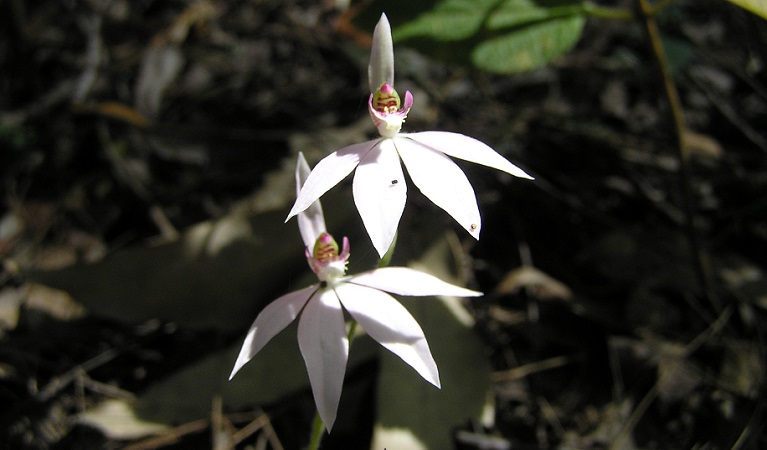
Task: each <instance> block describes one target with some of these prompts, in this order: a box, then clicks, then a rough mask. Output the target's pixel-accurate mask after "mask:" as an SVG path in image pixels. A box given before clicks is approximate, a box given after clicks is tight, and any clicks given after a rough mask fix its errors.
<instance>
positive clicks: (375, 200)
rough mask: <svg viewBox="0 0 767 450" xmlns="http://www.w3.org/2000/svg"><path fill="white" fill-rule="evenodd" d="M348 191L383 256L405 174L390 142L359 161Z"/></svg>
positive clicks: (397, 217)
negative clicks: (350, 189)
mask: <svg viewBox="0 0 767 450" xmlns="http://www.w3.org/2000/svg"><path fill="white" fill-rule="evenodd" d="M352 191H353V193H354V203H355V204H356V205H357V210H358V211H359V213H360V216H361V217H362V222H363V224H364V225H365V229H366V230H367V232H368V235H369V236H370V240H371V241H373V246H374V247H375V249H376V250H377V251H378V254H379V255H380V256H381V257H383V255H384V254H386V251H387V250H389V247H390V246H391V243H392V241H393V240H394V234H395V233H396V232H397V226H398V225H399V221H400V218H401V217H402V211H404V209H405V200H406V199H407V187H406V184H405V175H404V174H403V173H402V165H401V163H400V162H399V156H397V151H396V150H395V149H394V145H393V143H392V141H391V140H390V139H384V140H382V141H381V144H380V145H378V146H376V147H375V148H373V149H372V150H371V151H370V152H368V154H367V155H366V156H365V158H364V159H363V160H362V161H361V162H360V165H359V166H358V167H357V171H356V172H355V174H354V183H353V185H352Z"/></svg>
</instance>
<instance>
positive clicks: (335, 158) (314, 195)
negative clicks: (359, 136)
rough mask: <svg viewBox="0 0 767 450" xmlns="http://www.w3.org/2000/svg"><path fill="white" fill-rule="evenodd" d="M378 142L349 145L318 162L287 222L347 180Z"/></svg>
mask: <svg viewBox="0 0 767 450" xmlns="http://www.w3.org/2000/svg"><path fill="white" fill-rule="evenodd" d="M378 141H379V140H378V139H376V140H372V141H366V142H362V143H359V144H352V145H349V146H347V147H344V148H342V149H340V150H336V151H334V152H333V153H331V154H329V155H328V156H326V157H325V158H323V159H322V160H321V161H320V162H318V163H317V165H316V166H314V169H313V170H312V172H311V173H310V174H309V177H308V178H307V179H306V182H304V185H303V187H302V188H301V192H300V193H299V194H298V198H296V202H295V203H294V204H293V208H292V209H291V210H290V213H289V214H288V217H287V218H286V219H285V222H287V221H288V220H290V218H291V217H293V216H295V215H296V214H298V213H300V212H302V211H304V210H306V208H308V207H309V206H311V205H312V203H314V202H315V201H317V199H318V198H320V197H321V196H322V195H323V194H324V193H325V192H327V191H329V190H330V188H332V187H333V186H335V185H337V184H338V183H340V182H341V180H343V179H344V178H346V176H347V175H349V174H350V173H351V172H352V170H354V168H355V167H357V164H359V162H360V160H361V159H362V158H363V157H364V156H365V155H366V154H367V152H369V151H370V149H371V148H373V147H375V145H376V144H377V143H378Z"/></svg>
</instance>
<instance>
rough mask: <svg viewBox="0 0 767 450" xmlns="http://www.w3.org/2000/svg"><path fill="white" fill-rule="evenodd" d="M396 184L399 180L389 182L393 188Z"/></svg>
mask: <svg viewBox="0 0 767 450" xmlns="http://www.w3.org/2000/svg"><path fill="white" fill-rule="evenodd" d="M397 183H399V180H391V184H392V186H394V185H395V184H397Z"/></svg>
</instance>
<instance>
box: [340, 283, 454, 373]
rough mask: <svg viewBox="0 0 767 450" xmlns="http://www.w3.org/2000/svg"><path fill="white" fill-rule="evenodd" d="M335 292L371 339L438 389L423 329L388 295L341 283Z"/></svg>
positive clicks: (435, 366)
mask: <svg viewBox="0 0 767 450" xmlns="http://www.w3.org/2000/svg"><path fill="white" fill-rule="evenodd" d="M336 292H337V293H338V298H339V299H340V300H341V303H342V304H343V305H344V308H346V310H347V311H349V314H351V315H352V317H353V318H354V320H356V321H357V322H358V323H359V324H360V325H361V326H362V328H363V329H364V330H365V331H366V332H367V334H369V335H370V337H372V338H373V339H375V340H376V341H378V342H379V343H380V344H381V345H382V346H384V347H385V348H386V349H388V350H389V351H391V352H392V353H394V354H395V355H397V356H399V357H400V358H402V360H403V361H405V362H406V363H407V364H409V365H410V367H412V368H413V369H415V371H416V372H418V374H419V375H421V376H422V377H423V378H424V380H426V381H428V382H429V383H431V384H433V385H434V386H436V387H440V382H439V371H438V370H437V363H435V362H434V358H433V357H432V356H431V350H429V344H428V343H427V342H426V337H425V336H424V334H423V330H422V329H421V326H420V325H418V322H416V320H415V319H414V318H413V316H411V315H410V313H409V312H408V310H407V309H406V308H405V307H404V306H402V305H401V304H400V303H399V302H398V301H397V300H395V299H394V298H393V297H392V296H390V295H389V294H387V293H385V292H381V291H378V290H375V289H371V288H368V287H365V286H357V285H354V284H342V285H340V286H338V287H337V288H336Z"/></svg>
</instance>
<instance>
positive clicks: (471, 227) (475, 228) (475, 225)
mask: <svg viewBox="0 0 767 450" xmlns="http://www.w3.org/2000/svg"><path fill="white" fill-rule="evenodd" d="M469 229H470V230H471V231H477V224H476V223H473V224H471V225H469Z"/></svg>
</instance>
